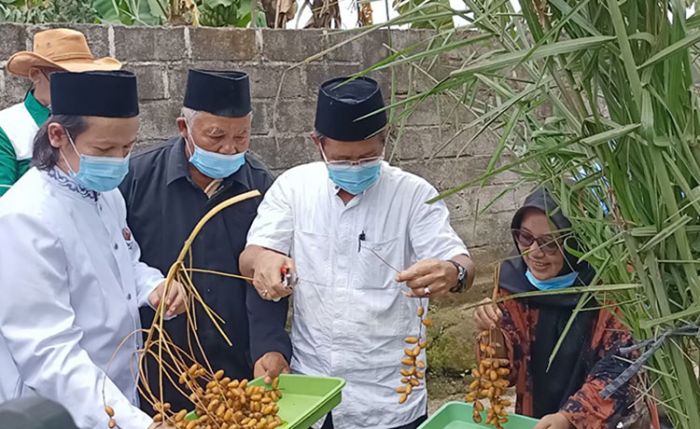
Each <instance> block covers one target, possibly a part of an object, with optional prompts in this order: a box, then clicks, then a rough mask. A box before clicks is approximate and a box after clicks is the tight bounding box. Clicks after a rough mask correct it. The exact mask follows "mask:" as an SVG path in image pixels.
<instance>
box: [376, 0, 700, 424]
mask: <svg viewBox="0 0 700 429" xmlns="http://www.w3.org/2000/svg"><path fill="white" fill-rule="evenodd" d="M519 3H520V6H521V8H522V9H521V10H515V9H514V8H513V6H512V3H511V2H510V1H508V0H464V5H465V9H464V10H454V9H450V8H444V10H445V11H446V12H448V13H449V15H450V16H453V17H455V16H459V17H461V18H463V19H465V20H466V21H467V22H468V23H469V25H468V30H470V31H468V32H463V33H462V34H461V37H466V38H467V39H472V40H479V41H480V44H481V46H479V49H476V50H471V51H468V52H465V50H464V49H463V47H464V46H465V45H464V44H461V45H460V44H457V43H454V44H452V45H450V44H448V43H445V42H443V41H444V40H451V39H452V38H453V37H454V36H455V34H457V33H456V32H455V31H453V30H447V31H440V32H439V34H437V35H436V36H435V38H434V41H433V42H432V43H431V42H430V41H428V42H427V43H422V44H417V45H416V46H412V47H409V48H407V49H405V50H404V51H401V52H399V53H396V54H395V55H393V56H391V57H390V58H389V59H387V60H385V61H383V62H381V63H379V64H377V65H376V66H374V67H372V68H371V69H370V70H377V69H385V68H387V67H391V66H392V65H395V64H404V65H405V64H409V65H411V66H412V69H413V68H415V69H420V70H424V66H425V64H426V63H429V64H435V63H440V64H441V65H445V64H444V61H443V60H444V59H445V58H448V57H449V58H458V59H457V60H455V61H454V63H456V65H455V66H453V68H452V70H448V71H447V73H444V74H443V76H445V75H447V77H445V78H444V79H442V80H440V81H439V82H437V83H436V84H435V86H434V87H433V88H432V89H429V90H427V91H425V92H423V93H420V94H416V95H412V96H410V97H408V98H407V99H406V100H402V101H400V102H397V103H394V104H393V105H392V106H391V107H400V106H403V105H404V104H406V105H409V106H411V105H414V104H416V103H420V102H421V101H423V100H425V99H427V98H429V97H432V96H441V97H443V98H447V99H453V100H455V108H454V109H452V110H451V111H455V112H457V111H460V110H461V109H467V110H469V111H470V112H471V114H472V115H473V116H474V117H475V118H476V119H474V120H473V121H471V122H470V123H468V124H465V125H464V129H463V131H465V132H467V133H470V134H471V139H470V140H469V141H470V142H471V141H473V140H474V139H475V138H477V137H479V136H480V135H482V134H483V133H485V132H487V131H490V132H495V133H497V134H498V135H499V140H498V145H497V147H496V148H495V149H494V155H493V159H492V161H491V162H490V163H489V166H488V168H487V172H486V173H485V174H484V175H482V176H481V177H477V178H473V179H471V180H469V181H467V182H465V183H464V184H463V185H461V186H459V187H457V188H455V189H452V190H450V191H448V192H445V193H444V194H443V195H442V196H441V197H443V198H447V197H449V196H450V195H451V194H453V193H455V192H457V191H459V190H460V189H464V188H466V187H470V186H482V185H483V184H484V183H487V182H488V181H489V180H491V179H493V178H494V177H497V176H498V175H499V174H500V173H503V172H507V171H510V172H515V173H517V174H519V175H520V177H521V179H522V180H523V181H525V182H526V185H524V186H528V185H530V186H535V185H544V186H546V187H547V188H548V189H549V190H550V191H551V192H552V193H553V194H554V195H555V197H556V198H557V199H558V200H559V201H560V203H561V206H562V210H563V211H564V212H565V214H566V215H567V216H568V217H569V218H570V219H571V220H572V224H573V226H572V229H573V232H574V233H575V234H576V235H577V237H578V238H579V240H580V241H581V243H582V244H583V246H584V249H583V250H582V253H581V255H580V257H581V258H582V259H585V260H588V261H589V262H590V263H591V264H592V265H593V266H594V267H595V268H596V270H597V273H598V280H599V282H596V284H595V285H594V286H590V287H586V288H585V289H584V290H585V292H587V294H586V295H588V294H592V295H595V296H596V297H597V298H598V301H599V302H605V301H607V300H610V299H613V300H615V301H616V302H617V303H618V304H619V308H620V310H621V313H622V320H623V321H624V323H626V324H627V326H629V328H630V329H631V330H632V332H633V334H634V336H635V337H636V339H638V340H640V341H641V340H645V339H655V338H658V337H659V336H660V335H661V334H662V333H663V332H669V331H671V330H674V329H677V328H680V327H683V326H687V325H692V324H699V323H700V271H699V269H700V263H699V262H698V261H700V246H698V244H697V237H698V233H700V144H699V142H700V98H698V92H697V87H696V83H695V80H694V77H695V76H697V66H698V64H697V62H696V60H697V58H698V49H697V44H698V42H699V41H700V17H699V16H698V15H694V16H691V17H686V15H687V13H688V10H687V6H688V5H689V4H691V5H693V6H696V4H695V2H688V1H683V0H667V1H657V0H635V1H629V0H628V1H618V0H520V2H519ZM420 8H421V6H419V7H418V8H417V9H420ZM423 11H426V9H423ZM425 15H426V14H425V13H416V10H415V9H414V10H411V11H409V12H408V13H406V14H404V15H403V16H401V17H399V18H397V19H395V20H393V21H392V22H391V23H390V24H391V25H397V24H406V25H412V24H418V25H424V24H425V23H426V22H427V21H430V18H428V17H426V16H425ZM433 16H434V17H439V18H442V17H444V16H445V14H444V13H433ZM484 38H486V39H488V40H487V42H484ZM435 42H437V43H435ZM426 46H427V48H426ZM448 46H452V47H451V48H449V49H446V47H448ZM368 71H369V70H368ZM457 107H459V109H458V108H457ZM447 111H448V112H449V111H450V109H447ZM443 119H444V120H445V121H449V120H451V119H452V118H449V117H445V118H443ZM465 174H468V172H465ZM613 285H634V286H635V287H634V288H624V289H618V290H614V288H611V286H613ZM576 311H578V309H577V310H576ZM575 313H576V312H574V315H575ZM699 346H700V338H698V337H697V336H686V337H672V338H671V339H670V340H667V341H665V343H664V345H663V347H661V348H660V349H659V350H657V351H656V352H655V353H654V355H653V357H652V359H651V360H650V361H648V362H647V364H648V367H649V370H648V371H647V376H648V378H649V381H650V385H652V386H653V389H652V390H650V391H649V395H650V397H651V398H652V399H655V400H656V401H657V402H658V404H659V405H660V406H662V407H663V408H665V410H666V412H667V413H668V414H669V416H670V417H671V419H672V420H673V424H674V427H676V428H678V429H697V428H700V378H699V377H698V374H697V372H696V371H697V368H698V363H699V361H698V357H699V356H698V347H699Z"/></svg>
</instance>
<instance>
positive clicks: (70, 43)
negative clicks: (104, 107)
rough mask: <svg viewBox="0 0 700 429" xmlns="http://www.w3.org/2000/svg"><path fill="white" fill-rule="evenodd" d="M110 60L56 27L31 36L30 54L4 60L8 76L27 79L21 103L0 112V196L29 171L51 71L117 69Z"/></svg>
mask: <svg viewBox="0 0 700 429" xmlns="http://www.w3.org/2000/svg"><path fill="white" fill-rule="evenodd" d="M120 68H121V63H120V62H119V61H117V60H116V59H114V58H110V57H105V58H95V57H93V55H92V53H91V52H90V48H89V47H88V44H87V41H86V39H85V36H84V35H83V33H81V32H79V31H75V30H69V29H66V28H57V29H53V30H46V31H41V32H39V33H36V35H34V51H33V52H29V51H22V52H17V53H16V54H14V55H13V56H12V57H10V59H9V60H8V61H7V65H6V69H7V71H9V72H10V73H12V74H14V75H17V76H23V77H26V78H29V79H31V81H32V89H31V90H30V91H29V92H27V96H26V97H25V99H24V101H23V102H22V103H18V104H15V105H14V106H11V107H8V108H7V109H5V110H2V111H0V197H1V196H2V195H3V194H4V193H5V192H7V190H8V189H9V188H10V187H11V186H12V185H13V184H14V183H15V182H16V181H17V180H19V178H20V177H22V175H23V174H24V173H25V172H26V171H27V170H29V167H30V161H31V158H32V151H33V147H34V144H33V143H34V135H35V134H36V132H37V131H38V130H39V127H41V125H42V124H43V123H44V121H46V119H47V118H48V117H49V114H50V106H51V95H50V91H49V75H50V74H51V73H53V72H55V71H71V72H84V71H97V70H119V69H120Z"/></svg>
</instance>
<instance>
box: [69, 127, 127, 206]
mask: <svg viewBox="0 0 700 429" xmlns="http://www.w3.org/2000/svg"><path fill="white" fill-rule="evenodd" d="M66 135H67V136H68V140H69V141H70V144H71V145H72V146H73V150H74V151H75V153H77V154H78V155H79V156H80V165H79V167H78V172H77V173H76V172H75V171H73V169H72V168H71V166H70V164H69V163H68V160H67V159H66V157H65V156H64V155H63V152H61V156H63V160H64V161H65V162H66V165H68V169H69V170H70V175H71V177H72V178H73V180H75V182H76V183H77V184H78V185H80V186H82V187H83V188H85V189H87V190H89V191H95V192H108V191H111V190H113V189H116V188H117V186H119V185H120V184H121V183H122V181H124V178H125V177H126V175H127V173H129V157H130V156H131V153H129V154H128V155H127V156H126V157H124V158H113V157H109V156H91V155H82V154H81V153H80V152H78V148H77V147H75V142H74V141H73V138H72V137H71V136H70V134H68V131H66Z"/></svg>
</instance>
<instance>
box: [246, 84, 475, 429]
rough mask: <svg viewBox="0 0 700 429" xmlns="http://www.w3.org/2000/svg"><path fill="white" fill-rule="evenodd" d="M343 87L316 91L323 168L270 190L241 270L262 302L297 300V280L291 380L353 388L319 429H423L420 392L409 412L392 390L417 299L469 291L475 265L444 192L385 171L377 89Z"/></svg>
mask: <svg viewBox="0 0 700 429" xmlns="http://www.w3.org/2000/svg"><path fill="white" fill-rule="evenodd" d="M347 79H348V78H337V79H333V80H330V81H328V82H326V83H324V84H323V85H322V86H321V89H320V91H319V98H318V105H317V111H316V123H315V128H316V131H315V132H314V133H313V135H312V139H313V141H314V143H315V144H316V146H317V147H318V149H319V153H320V156H321V158H322V159H323V162H315V163H311V164H306V165H302V166H299V167H296V168H293V169H291V170H289V171H287V172H285V173H284V174H282V175H281V176H280V177H279V178H278V179H277V180H276V181H275V183H274V184H273V185H272V187H271V188H270V190H269V191H268V193H267V194H266V196H265V198H264V200H263V202H262V204H261V205H260V207H259V208H258V216H257V218H256V219H255V221H254V222H253V225H252V227H251V229H250V232H249V234H248V242H247V248H246V250H245V251H244V252H243V254H241V258H240V268H241V272H242V273H243V274H244V275H246V276H250V277H253V278H254V282H253V283H254V286H255V288H256V289H257V290H258V292H259V293H260V295H261V296H262V297H263V298H266V299H278V298H280V297H282V296H285V295H289V294H290V293H291V289H287V288H285V285H284V284H283V283H282V281H281V280H282V278H281V276H280V272H281V271H282V270H283V269H284V268H286V269H288V270H291V271H293V272H294V273H295V274H297V276H298V284H297V285H296V287H295V288H294V300H293V301H294V319H293V326H292V345H293V357H292V365H291V366H292V369H293V371H294V372H298V373H303V374H316V375H327V376H337V377H342V378H344V379H346V381H347V387H346V389H345V390H344V392H343V402H342V404H341V405H340V406H339V407H338V408H336V409H335V410H334V411H333V415H332V417H331V416H330V415H329V416H328V417H327V418H326V420H325V422H324V425H323V428H324V429H330V428H337V429H347V428H373V429H389V428H402V429H404V428H406V429H412V428H416V427H417V426H418V425H419V424H420V423H421V422H422V421H423V420H424V419H425V415H426V409H427V394H426V392H425V388H424V386H419V387H418V388H416V389H415V390H414V391H413V393H412V394H411V395H410V396H409V397H408V400H407V401H406V402H404V403H403V404H398V400H399V395H397V394H396V393H395V391H394V389H395V388H396V387H397V386H398V385H399V381H400V378H401V376H400V375H399V372H400V370H401V368H402V365H401V363H400V361H401V358H402V357H403V348H404V343H403V340H404V337H406V336H407V335H415V333H416V332H417V331H418V329H419V321H418V319H417V317H416V311H417V309H418V307H419V305H420V304H419V299H418V298H427V297H429V296H437V295H441V294H445V293H447V292H448V291H450V290H451V291H455V292H457V291H461V290H464V289H465V288H466V287H467V286H468V285H469V284H471V282H472V281H473V273H474V266H473V263H472V261H471V259H470V258H469V256H468V252H467V249H466V247H465V246H464V243H463V242H462V241H461V240H460V238H459V237H458V236H457V234H456V233H455V232H454V230H453V229H452V227H451V226H450V224H449V213H448V210H447V207H446V206H445V204H444V203H443V202H437V203H434V204H427V203H426V202H427V201H428V200H430V199H431V198H433V197H435V196H437V195H438V194H437V191H436V190H435V189H434V188H433V187H432V186H431V185H430V184H429V183H428V182H426V181H425V180H424V179H422V178H420V177H417V176H415V175H412V174H410V173H406V172H404V171H402V170H400V169H398V168H395V167H391V166H390V165H389V164H387V163H386V162H384V161H383V154H384V140H385V127H386V123H387V120H386V114H385V113H384V112H383V111H382V112H380V113H376V112H377V111H378V110H381V109H383V107H384V101H383V98H382V94H381V90H380V89H379V86H378V84H377V82H375V81H374V80H372V79H369V78H358V79H355V80H352V81H350V82H346V81H347ZM424 304H426V303H425V302H424ZM426 305H427V304H426ZM421 353H422V354H424V351H422V352H421ZM420 358H421V359H423V360H424V359H425V357H424V356H421V357H420Z"/></svg>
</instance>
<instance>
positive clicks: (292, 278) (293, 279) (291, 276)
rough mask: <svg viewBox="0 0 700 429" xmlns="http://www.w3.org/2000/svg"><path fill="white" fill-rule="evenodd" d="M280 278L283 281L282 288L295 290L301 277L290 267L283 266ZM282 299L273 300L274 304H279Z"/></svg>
mask: <svg viewBox="0 0 700 429" xmlns="http://www.w3.org/2000/svg"><path fill="white" fill-rule="evenodd" d="M280 276H281V280H282V286H283V287H284V288H285V289H294V286H296V284H297V283H298V282H299V277H297V274H296V273H295V272H294V271H292V270H290V269H289V267H287V266H283V267H281V268H280ZM279 300H280V298H275V299H273V301H274V302H278V301H279Z"/></svg>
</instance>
